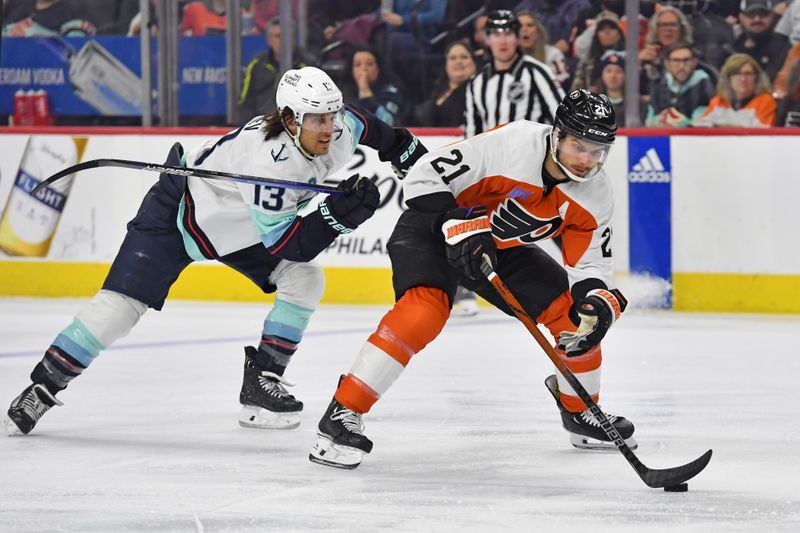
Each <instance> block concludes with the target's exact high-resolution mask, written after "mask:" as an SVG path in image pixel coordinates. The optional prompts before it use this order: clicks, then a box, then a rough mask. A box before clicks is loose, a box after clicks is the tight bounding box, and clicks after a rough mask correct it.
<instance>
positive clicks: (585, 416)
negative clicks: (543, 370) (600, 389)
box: [544, 375, 638, 450]
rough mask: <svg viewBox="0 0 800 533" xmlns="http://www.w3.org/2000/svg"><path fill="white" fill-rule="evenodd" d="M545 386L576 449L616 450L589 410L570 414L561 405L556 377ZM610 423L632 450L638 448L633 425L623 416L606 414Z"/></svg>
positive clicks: (547, 381) (548, 379) (548, 380)
mask: <svg viewBox="0 0 800 533" xmlns="http://www.w3.org/2000/svg"><path fill="white" fill-rule="evenodd" d="M544 384H545V386H546V387H547V390H549V391H550V394H552V395H553V398H555V400H556V405H558V409H559V411H561V424H562V425H563V426H564V429H566V430H567V433H569V441H570V442H571V443H572V445H573V446H575V447H576V448H581V449H584V450H616V449H617V447H616V445H615V444H614V442H613V441H611V439H609V438H608V435H606V433H605V431H603V429H602V428H601V427H600V423H599V422H597V419H595V417H594V415H593V414H592V413H591V411H589V410H588V409H587V410H585V411H581V412H580V413H570V412H569V411H567V410H566V409H565V408H564V406H563V405H561V399H560V396H561V393H560V392H559V390H558V381H557V380H556V376H555V375H552V376H549V377H548V378H547V379H545V380H544ZM605 415H606V417H607V418H608V421H609V422H611V424H612V425H613V426H614V427H615V428H616V429H617V431H618V432H619V434H620V436H621V437H622V438H623V439H624V440H625V444H627V445H628V446H629V447H630V449H631V450H635V449H636V448H637V446H638V444H637V443H636V439H634V438H633V424H632V423H631V421H630V420H628V419H627V418H625V417H623V416H616V415H612V414H609V413H605Z"/></svg>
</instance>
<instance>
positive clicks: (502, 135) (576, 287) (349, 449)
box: [309, 90, 636, 468]
mask: <svg viewBox="0 0 800 533" xmlns="http://www.w3.org/2000/svg"><path fill="white" fill-rule="evenodd" d="M616 131H617V127H616V122H615V120H614V109H613V106H612V105H611V103H610V101H609V100H608V98H607V97H606V96H604V95H596V94H593V93H590V92H588V91H585V90H577V91H572V92H571V93H570V94H568V95H567V96H566V97H565V98H564V99H563V100H562V101H561V103H560V104H559V106H558V108H557V111H556V117H555V124H554V125H553V126H550V125H546V124H538V123H534V122H529V121H526V120H519V121H515V122H511V123H508V124H506V125H504V126H500V127H498V128H495V129H493V130H491V131H488V132H485V133H483V134H481V135H477V136H475V137H472V138H469V139H466V140H464V141H461V142H458V143H455V144H451V145H447V146H445V147H443V148H440V149H439V150H436V151H434V152H430V153H428V154H426V155H425V156H424V157H423V158H421V159H420V160H419V161H417V163H416V165H415V166H414V168H413V169H412V170H411V172H410V173H409V175H408V176H407V178H406V179H405V181H404V182H403V193H404V195H405V198H406V202H407V204H408V206H409V209H408V211H406V212H404V213H403V214H402V215H401V216H400V219H399V220H398V222H397V225H396V226H395V229H394V232H393V233H392V236H391V238H390V239H389V243H388V250H389V256H390V259H391V261H392V271H393V278H392V279H393V283H394V290H395V297H396V303H395V306H394V308H393V309H392V310H391V311H389V312H388V313H387V314H386V315H384V317H383V319H382V320H381V322H380V324H379V325H378V328H377V329H376V330H375V332H374V333H372V335H370V337H369V338H368V339H367V342H365V343H364V345H363V347H362V348H361V351H360V353H359V354H358V356H357V357H356V360H355V362H354V363H353V366H352V368H351V369H350V371H349V373H348V374H347V375H345V376H343V377H342V378H341V379H340V381H339V386H338V388H337V390H336V393H335V395H334V398H333V400H331V403H330V405H329V407H328V410H327V412H326V413H325V414H324V416H323V417H322V419H321V420H320V422H319V426H318V439H317V443H316V444H315V446H314V447H313V448H312V450H311V454H310V455H309V459H311V460H312V461H314V462H317V463H320V464H325V465H328V466H334V467H339V468H355V467H356V466H358V465H359V464H360V462H361V459H362V457H363V455H364V454H365V453H369V452H370V451H371V450H372V441H370V440H369V439H368V438H367V437H366V436H365V435H364V424H363V419H362V415H363V414H364V413H367V412H368V411H369V410H370V408H371V407H372V406H373V405H374V404H375V402H377V401H378V399H379V398H380V397H381V396H382V395H383V394H384V393H385V392H386V391H387V390H388V389H389V387H390V386H391V385H392V383H394V381H395V380H396V379H397V378H398V377H399V376H400V374H401V373H402V372H403V370H404V369H405V367H406V365H407V364H408V363H409V361H410V360H411V358H412V357H413V356H414V355H415V354H416V353H418V352H420V351H421V350H422V349H423V348H424V347H425V346H426V345H427V344H428V343H430V342H431V341H433V340H434V339H435V338H436V337H437V336H438V335H439V333H440V331H441V330H442V328H443V327H444V324H445V322H446V321H447V319H448V317H449V314H450V307H451V305H452V301H453V295H454V293H455V290H456V285H457V284H458V283H461V284H463V285H464V286H465V287H467V288H468V289H470V290H474V291H475V292H477V293H478V294H480V295H481V296H482V297H483V298H485V299H486V300H488V301H489V302H490V303H492V304H493V305H494V306H496V307H497V308H499V309H501V310H502V311H504V312H506V313H507V314H509V315H511V316H513V313H512V311H511V309H510V308H509V307H508V304H506V303H505V301H504V300H503V299H502V298H501V297H500V296H499V295H498V294H497V292H496V291H495V289H494V287H493V286H492V285H491V284H490V283H489V282H488V280H487V279H486V278H485V276H484V275H483V274H482V272H481V268H480V267H481V264H482V262H483V257H484V256H485V255H488V256H489V257H490V259H491V262H492V265H493V267H494V270H495V271H496V272H497V274H498V275H499V276H500V277H501V278H502V279H503V281H504V283H505V284H506V285H507V286H508V288H509V290H511V292H512V293H514V295H515V296H516V298H517V299H518V300H519V302H520V303H521V305H522V306H523V307H524V308H525V311H526V312H527V313H528V314H529V315H530V316H532V317H535V318H536V321H537V322H538V323H540V324H542V325H544V326H545V327H546V328H547V329H548V330H549V331H550V332H551V334H552V335H553V337H554V338H555V339H556V345H557V349H558V351H559V353H560V355H561V356H562V357H563V359H564V361H565V363H566V364H567V366H568V367H569V368H570V370H571V371H572V372H573V373H574V374H575V376H576V377H577V378H578V379H579V380H580V382H581V384H582V385H583V386H584V388H585V389H586V390H587V391H588V392H589V394H591V395H592V397H593V398H594V400H595V401H597V400H598V399H599V392H600V367H601V362H602V356H601V350H600V341H601V340H602V339H603V337H604V336H605V334H606V333H607V332H608V330H609V328H610V327H611V325H612V324H613V323H614V321H615V320H616V319H618V318H619V316H620V315H621V313H622V312H623V311H624V310H625V306H626V304H627V302H626V300H625V298H624V297H623V296H622V293H621V292H620V291H619V290H617V289H614V288H613V279H612V248H611V235H612V230H611V214H612V210H613V196H612V191H611V186H610V183H609V179H608V176H607V175H606V174H605V171H604V170H603V163H604V162H605V160H606V157H607V155H608V152H609V150H610V148H611V145H612V144H613V142H614V139H615V135H616ZM556 237H557V238H558V239H559V243H560V246H561V251H562V255H563V260H562V262H563V266H562V264H559V263H558V262H557V261H555V260H554V259H552V258H551V257H550V256H549V255H548V254H547V253H545V252H544V251H543V250H541V249H540V248H539V247H538V246H537V245H536V243H537V242H538V241H540V240H542V239H552V238H556ZM489 347H490V345H487V347H486V348H489ZM490 359H491V352H487V363H486V368H484V369H482V370H483V371H491V360H490ZM545 384H546V386H547V389H548V390H549V391H550V392H551V393H552V394H553V396H554V398H555V399H556V403H557V405H558V408H559V411H560V414H561V420H562V425H563V426H564V428H565V429H566V430H567V431H568V433H569V435H570V441H571V442H572V444H573V445H575V446H576V447H580V448H589V449H594V448H601V449H602V448H609V449H615V446H614V444H613V443H612V442H609V439H608V436H607V435H606V434H605V432H604V431H603V430H602V429H601V428H600V425H599V423H598V422H597V420H596V419H595V417H594V416H593V415H592V413H591V412H590V411H589V410H588V409H587V406H586V405H585V404H584V403H583V401H582V400H581V399H580V398H579V397H578V396H577V394H576V393H575V391H574V390H573V389H572V387H571V386H570V385H569V384H568V383H567V382H566V380H565V379H563V377H562V376H561V375H560V374H559V375H557V376H555V375H553V376H550V377H548V378H547V379H546V380H545ZM607 416H608V418H609V420H610V421H611V423H612V424H613V425H614V426H615V427H616V429H617V431H618V432H619V433H620V435H621V436H622V438H623V439H625V440H626V442H627V443H628V445H629V446H631V448H634V447H635V445H636V443H635V441H634V440H633V431H634V428H633V424H632V423H631V422H630V421H628V420H627V419H625V418H624V417H621V416H614V415H607Z"/></svg>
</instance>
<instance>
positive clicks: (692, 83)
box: [645, 42, 714, 128]
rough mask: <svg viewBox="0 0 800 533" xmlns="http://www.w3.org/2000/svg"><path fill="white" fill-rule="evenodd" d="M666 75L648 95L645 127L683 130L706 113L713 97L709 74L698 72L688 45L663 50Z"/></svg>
mask: <svg viewBox="0 0 800 533" xmlns="http://www.w3.org/2000/svg"><path fill="white" fill-rule="evenodd" d="M663 56H664V67H665V69H666V72H665V73H664V76H663V77H662V78H661V80H660V81H659V82H658V83H657V84H656V85H655V86H654V87H653V88H652V90H651V91H650V103H649V104H648V106H647V118H646V119H645V125H646V126H656V127H660V128H667V127H672V128H684V127H687V126H690V125H691V123H692V121H693V120H695V119H697V118H699V117H700V116H702V115H703V113H705V112H706V108H707V107H708V102H709V101H710V100H711V99H712V98H713V97H714V85H713V84H712V83H711V78H709V76H708V74H707V73H706V72H705V71H703V70H700V69H698V68H697V56H696V54H695V51H694V50H693V49H692V47H691V46H690V45H688V44H687V43H681V42H678V43H675V44H673V45H671V46H668V47H666V48H665V49H664V53H663Z"/></svg>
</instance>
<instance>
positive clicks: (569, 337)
mask: <svg viewBox="0 0 800 533" xmlns="http://www.w3.org/2000/svg"><path fill="white" fill-rule="evenodd" d="M627 306H628V300H626V299H625V297H624V296H623V295H622V293H621V292H620V291H619V289H611V290H606V289H594V290H591V291H589V292H588V293H587V294H586V297H585V298H584V299H583V300H581V301H580V302H578V305H577V308H576V310H577V312H578V319H579V320H580V323H579V324H578V329H577V331H565V332H563V333H562V334H561V335H559V337H558V347H559V348H561V349H562V350H564V351H565V352H567V354H568V355H580V354H581V353H582V352H585V351H586V350H588V349H589V348H591V347H592V346H596V345H597V344H599V343H600V341H601V340H603V337H605V335H606V333H607V332H608V330H609V328H610V327H611V325H612V324H613V323H614V322H615V321H616V320H617V319H618V318H619V316H620V315H621V314H622V312H623V311H625V308H626V307H627Z"/></svg>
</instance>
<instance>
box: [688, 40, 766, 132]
mask: <svg viewBox="0 0 800 533" xmlns="http://www.w3.org/2000/svg"><path fill="white" fill-rule="evenodd" d="M771 93H772V89H771V87H770V83H769V78H767V75H766V73H765V72H764V71H763V70H762V68H761V66H760V65H759V64H758V62H757V61H756V60H755V59H753V58H752V57H750V56H749V55H747V54H733V55H732V56H730V57H729V58H728V59H727V61H725V64H724V65H722V72H721V73H720V76H719V82H717V95H716V96H715V97H714V98H712V99H711V102H709V104H708V109H707V110H706V112H705V113H704V114H703V116H701V117H700V118H698V119H697V120H696V121H695V122H694V125H695V126H715V127H745V128H758V127H769V126H773V125H774V124H775V113H776V111H777V107H778V105H777V103H776V101H775V98H773V96H772V94H771Z"/></svg>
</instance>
